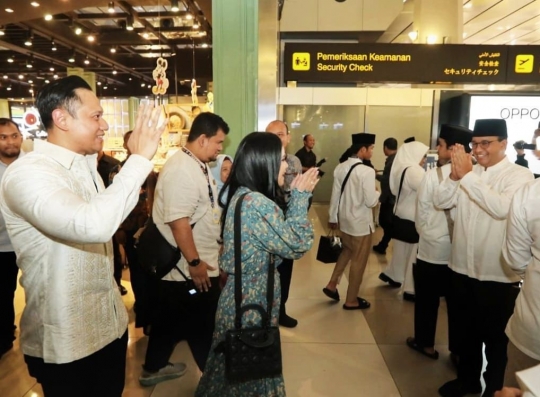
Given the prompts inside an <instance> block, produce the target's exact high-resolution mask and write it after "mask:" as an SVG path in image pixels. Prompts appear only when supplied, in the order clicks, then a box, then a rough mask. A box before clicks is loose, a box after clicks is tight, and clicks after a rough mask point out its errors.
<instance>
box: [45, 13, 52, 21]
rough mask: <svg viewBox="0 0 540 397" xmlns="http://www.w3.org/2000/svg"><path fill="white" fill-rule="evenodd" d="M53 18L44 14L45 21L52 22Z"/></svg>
mask: <svg viewBox="0 0 540 397" xmlns="http://www.w3.org/2000/svg"><path fill="white" fill-rule="evenodd" d="M52 19H53V16H52V15H51V14H45V20H46V21H52Z"/></svg>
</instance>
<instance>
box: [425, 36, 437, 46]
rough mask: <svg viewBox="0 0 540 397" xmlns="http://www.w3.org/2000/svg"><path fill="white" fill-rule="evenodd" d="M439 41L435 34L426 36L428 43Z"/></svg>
mask: <svg viewBox="0 0 540 397" xmlns="http://www.w3.org/2000/svg"><path fill="white" fill-rule="evenodd" d="M436 42H437V36H435V35H434V34H430V35H428V36H427V37H426V43H427V44H435V43H436Z"/></svg>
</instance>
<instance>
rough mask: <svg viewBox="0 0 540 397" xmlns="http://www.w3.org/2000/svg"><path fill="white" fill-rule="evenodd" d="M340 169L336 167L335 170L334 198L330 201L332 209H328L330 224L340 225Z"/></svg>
mask: <svg viewBox="0 0 540 397" xmlns="http://www.w3.org/2000/svg"><path fill="white" fill-rule="evenodd" d="M339 168H340V167H336V169H335V170H334V183H333V184H332V197H331V199H330V208H329V209H328V215H329V218H328V222H330V223H338V209H339V199H340V196H341V180H342V179H343V178H340V175H339V174H340V172H339V171H340V170H339Z"/></svg>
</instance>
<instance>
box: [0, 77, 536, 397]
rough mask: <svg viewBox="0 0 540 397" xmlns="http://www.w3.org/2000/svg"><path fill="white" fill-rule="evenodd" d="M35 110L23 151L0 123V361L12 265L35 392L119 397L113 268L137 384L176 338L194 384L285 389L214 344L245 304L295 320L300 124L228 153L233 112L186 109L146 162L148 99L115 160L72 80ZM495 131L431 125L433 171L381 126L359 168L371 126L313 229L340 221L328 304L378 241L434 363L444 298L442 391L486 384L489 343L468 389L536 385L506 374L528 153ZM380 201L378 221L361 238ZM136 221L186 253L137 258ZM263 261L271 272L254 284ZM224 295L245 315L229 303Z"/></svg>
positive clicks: (513, 336) (518, 288)
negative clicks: (133, 345) (178, 133)
mask: <svg viewBox="0 0 540 397" xmlns="http://www.w3.org/2000/svg"><path fill="white" fill-rule="evenodd" d="M36 106H37V108H38V111H39V113H40V115H41V120H42V123H43V125H44V126H45V128H46V130H47V132H48V139H47V141H36V142H35V143H34V150H33V151H32V152H30V153H27V154H25V153H23V152H22V151H21V150H20V147H21V144H22V135H21V134H20V131H19V128H18V126H17V124H16V123H14V122H13V121H12V120H10V119H0V178H1V182H2V183H1V188H0V208H1V214H2V217H1V218H0V258H1V260H2V266H1V267H0V269H1V271H2V275H1V277H0V283H1V284H0V305H1V308H2V313H6V315H2V316H1V318H0V357H1V355H3V354H4V353H5V352H7V351H9V350H10V349H11V348H12V347H13V341H14V335H15V315H14V310H13V298H14V292H15V289H16V282H17V273H18V270H19V269H20V270H21V271H22V276H21V279H20V283H21V285H22V286H23V288H24V290H25V295H26V304H25V308H24V312H23V315H22V318H21V321H20V328H21V329H20V346H21V350H22V352H23V354H24V360H25V362H26V364H27V367H28V371H29V373H30V375H31V376H33V377H35V378H36V379H37V381H38V382H39V383H40V384H41V386H42V388H43V392H44V395H45V396H47V397H51V396H53V397H54V396H66V395H70V393H71V392H72V391H73V390H78V394H79V395H81V396H105V397H108V396H111V397H112V396H116V397H118V396H121V395H122V390H123V387H124V381H125V367H126V349H127V340H128V334H127V324H128V316H127V312H126V310H125V308H124V304H123V301H122V299H121V295H122V294H123V293H124V289H123V288H124V287H123V286H122V285H121V283H120V277H119V274H121V270H122V267H124V266H126V265H127V266H129V269H130V276H131V281H132V286H133V291H134V295H135V307H134V310H135V314H136V326H137V327H143V328H144V331H145V334H147V335H148V347H147V350H146V356H145V361H144V364H143V369H142V371H141V374H140V376H139V382H140V384H141V385H143V386H151V385H155V384H157V383H159V382H163V381H166V380H169V379H174V378H178V377H181V376H183V375H184V374H185V373H186V371H187V366H186V364H185V363H184V362H175V363H172V362H170V359H171V354H172V352H173V350H174V348H175V345H176V344H177V343H178V342H179V341H181V340H186V341H187V343H188V346H189V348H190V350H191V353H192V355H193V357H194V359H195V362H196V365H197V367H198V370H199V375H200V381H199V385H198V388H197V391H196V396H198V397H205V396H218V395H219V396H231V397H232V396H235V397H236V396H255V395H256V396H272V397H279V396H285V385H284V378H283V374H282V373H281V372H280V373H279V374H273V375H267V376H257V377H254V378H250V379H246V380H244V381H238V380H232V378H231V377H230V375H229V372H230V366H231V365H232V364H231V362H233V361H234V360H233V359H232V358H231V356H229V355H230V354H231V353H230V352H229V351H228V350H227V348H226V346H227V344H228V343H229V342H230V340H229V337H228V335H229V331H230V330H232V329H234V328H235V327H236V328H242V327H243V328H247V329H250V328H253V327H257V326H260V324H261V323H262V322H263V319H264V318H265V316H264V315H262V314H261V313H262V312H261V311H258V310H254V309H253V307H255V306H261V305H263V306H264V302H265V301H266V299H268V300H269V306H268V307H269V311H268V313H269V314H270V318H268V319H267V320H268V327H270V326H272V327H277V326H278V325H279V326H282V327H288V328H293V327H295V326H297V324H298V321H299V320H298V319H295V318H293V317H291V316H290V315H289V314H288V313H287V310H286V303H287V299H288V296H289V290H290V284H291V277H292V271H293V261H294V260H295V259H298V258H300V257H302V256H303V255H304V254H305V253H306V252H307V251H308V250H310V249H311V247H312V244H313V239H314V232H313V226H312V224H311V222H310V220H309V218H308V209H309V206H310V205H311V198H312V192H313V190H314V189H315V187H316V186H317V183H318V181H319V179H320V171H319V169H318V167H317V164H318V163H317V161H316V156H315V154H314V152H313V148H314V145H315V139H314V137H313V136H312V135H310V134H308V135H305V136H304V137H303V142H304V147H303V148H302V149H301V150H299V151H298V152H297V155H296V156H293V155H290V154H287V152H286V149H287V145H288V144H289V142H290V139H291V135H290V132H289V130H288V127H287V125H286V123H284V122H283V121H280V120H275V121H273V122H271V123H270V124H269V125H268V127H267V128H266V131H265V132H253V133H251V134H248V135H246V136H245V137H244V139H243V140H242V141H241V142H240V145H239V147H238V149H237V151H236V153H235V155H234V157H233V156H228V155H222V154H220V152H221V151H222V149H223V143H224V141H225V139H226V136H227V134H228V133H229V126H228V125H227V123H226V122H225V121H224V120H223V119H222V118H221V117H220V116H218V115H216V114H213V113H207V112H205V113H200V114H199V115H198V116H197V117H196V118H195V119H194V121H193V123H192V126H191V129H190V132H189V136H188V139H187V143H186V145H185V146H184V147H183V148H181V149H180V150H178V152H176V153H175V154H174V155H172V156H171V157H170V158H169V159H168V161H167V162H166V164H165V165H164V167H163V168H162V170H161V171H160V173H159V176H158V175H156V174H154V173H153V171H152V169H153V165H152V162H151V161H150V160H151V159H152V157H153V156H154V154H155V152H156V150H157V147H158V144H159V140H160V137H161V134H162V132H163V131H164V129H165V127H166V123H163V122H159V119H160V109H158V108H154V107H153V106H151V105H143V106H141V107H140V108H139V111H138V114H137V120H136V123H135V127H134V129H133V130H132V131H129V132H128V133H126V134H125V136H124V145H125V148H126V150H127V152H128V157H127V159H126V160H125V161H123V162H122V163H118V162H116V161H113V160H111V159H110V158H108V157H107V156H106V155H105V154H104V153H103V140H104V135H105V131H106V130H107V129H108V125H107V123H106V121H105V120H104V119H103V117H102V116H103V110H102V108H101V106H100V104H99V99H98V98H97V97H96V96H95V94H94V93H93V92H92V90H91V89H90V87H89V86H88V84H87V83H86V82H85V81H84V80H82V79H81V78H79V77H76V76H70V77H67V78H64V79H59V80H56V81H54V82H52V83H50V84H48V85H47V86H45V87H44V89H43V90H42V91H40V93H39V95H38V97H37V100H36ZM507 140H508V132H507V130H506V124H505V122H504V120H491V119H490V120H477V121H476V124H475V127H474V129H473V130H472V131H471V130H468V129H467V128H464V127H460V126H454V125H447V124H445V125H443V126H442V127H441V130H440V134H439V136H438V144H437V151H438V162H437V167H436V168H433V169H430V170H428V171H427V172H426V170H425V168H424V167H423V164H424V162H425V158H426V154H427V151H428V146H427V145H425V144H424V143H422V142H419V141H416V140H415V139H414V138H409V139H407V140H406V141H405V142H404V143H403V144H402V145H401V146H399V147H398V143H397V140H395V139H394V138H389V139H387V140H385V141H384V144H383V146H384V153H385V154H386V155H387V161H386V164H385V167H384V170H383V171H382V174H380V173H379V175H378V173H377V171H376V170H375V169H374V167H373V165H372V164H371V157H372V155H373V151H374V149H375V147H376V146H375V141H376V136H375V135H373V134H369V133H359V134H354V135H352V143H351V146H350V147H349V148H348V149H347V150H346V152H345V153H344V155H343V156H342V159H341V160H342V161H341V162H340V164H339V165H338V166H337V167H336V168H335V170H334V174H333V178H334V179H333V188H332V196H331V201H330V206H329V225H328V226H329V228H330V229H334V230H339V235H340V237H341V242H342V251H341V254H340V255H339V258H338V259H337V262H336V265H335V268H334V271H333V273H332V275H331V277H330V280H329V281H328V283H327V285H326V286H325V287H324V288H323V293H324V294H325V295H326V296H327V297H328V298H330V299H332V300H335V301H340V299H341V297H340V295H339V292H338V285H339V283H340V280H341V278H342V276H343V273H344V271H345V269H346V266H347V265H349V264H350V270H349V283H348V288H347V292H346V297H345V298H344V303H343V309H344V310H348V311H351V310H366V309H368V308H369V307H370V306H371V304H370V302H368V301H367V300H366V299H364V298H361V297H360V296H358V294H359V290H360V287H361V284H362V280H363V275H364V271H365V268H366V265H367V260H368V256H369V253H370V251H371V250H373V251H375V252H376V253H377V254H379V255H385V254H386V252H387V249H388V244H389V243H390V241H391V240H392V239H393V240H394V241H393V255H392V260H391V262H390V264H389V265H388V267H387V268H386V269H385V270H384V272H382V273H381V274H380V275H379V278H380V279H381V280H382V281H383V282H385V283H388V286H389V287H391V288H401V289H402V293H403V298H404V299H406V300H410V301H414V303H415V310H414V316H415V318H414V334H413V336H411V337H409V338H407V340H406V341H404V342H405V343H406V344H407V346H409V347H410V348H411V349H413V350H415V351H416V352H418V353H420V354H422V355H424V356H426V357H428V358H430V359H438V358H439V353H438V352H437V351H436V350H435V346H434V344H435V343H434V340H435V328H436V324H437V315H438V308H439V304H440V298H441V297H444V298H445V299H446V302H447V306H448V324H449V333H448V334H449V350H450V351H451V355H452V358H453V361H454V363H455V365H456V367H457V378H456V379H454V380H449V381H448V382H447V383H445V384H444V385H441V387H440V388H439V390H438V392H439V394H440V395H441V396H442V397H461V396H465V395H467V394H470V393H481V392H482V386H481V382H480V377H481V375H482V374H481V372H482V365H483V358H482V352H483V346H484V345H485V356H486V359H487V368H486V371H485V372H484V374H483V376H484V380H485V389H484V390H483V394H482V396H483V397H493V396H496V395H497V396H519V395H521V394H520V393H521V391H519V390H518V389H517V388H516V387H518V386H520V385H521V386H522V387H531V388H534V386H524V385H525V384H526V382H525V380H524V379H530V378H531V375H530V372H527V373H521V372H519V371H522V370H525V369H526V368H529V367H534V366H535V365H538V364H540V340H539V339H538V337H537V336H536V334H537V332H536V331H537V327H536V325H537V317H538V314H539V312H538V310H539V309H538V307H539V306H540V298H538V297H537V295H538V294H536V284H535V283H536V282H537V280H536V279H537V278H538V269H539V263H540V254H539V252H540V246H539V244H540V243H539V242H538V241H537V236H538V235H539V233H540V231H538V230H537V229H538V227H539V226H537V224H538V221H537V218H538V217H539V216H540V214H539V213H538V209H537V208H539V206H538V205H537V203H536V201H537V200H538V199H537V197H538V196H537V195H536V194H537V193H540V191H538V190H539V189H540V187H539V186H540V185H538V183H536V182H534V181H533V179H534V177H533V174H532V173H531V172H530V171H529V170H528V169H527V168H526V167H522V166H519V165H516V164H512V163H510V162H509V161H508V159H507V157H506V154H505V152H506V149H507ZM537 153H540V152H537ZM521 160H522V159H521ZM319 164H320V163H319ZM522 165H523V164H522ZM377 181H379V182H380V189H379V187H378V186H377V183H376V182H377ZM379 204H380V212H379V223H380V225H381V226H382V227H383V229H384V236H383V238H382V240H381V241H380V242H379V243H377V244H376V245H373V246H372V238H373V233H374V231H375V222H374V217H373V209H374V208H375V207H376V206H378V205H379ZM238 223H240V224H238ZM149 224H153V225H155V227H156V228H157V230H158V231H159V234H160V235H161V238H163V239H164V240H165V241H166V243H167V244H168V245H169V246H170V247H173V248H174V249H176V247H177V248H178V249H179V252H180V253H181V255H180V259H179V260H178V261H177V262H175V263H173V266H172V267H171V268H170V269H168V271H167V273H166V274H165V275H164V276H163V277H160V278H159V279H157V278H155V277H153V278H152V276H151V275H150V274H149V273H148V272H145V271H144V270H143V266H142V264H141V263H140V261H139V260H138V257H137V251H136V248H135V246H136V241H137V238H138V236H139V235H141V231H142V230H143V229H144V227H148V225H149ZM236 233H238V234H236ZM235 239H236V240H238V241H240V245H238V244H237V243H236V242H235ZM274 266H275V276H276V277H277V278H278V279H279V281H276V283H273V290H272V291H268V285H269V280H273V279H274ZM238 269H240V273H241V277H238V276H239V275H238V274H236V273H237V272H238V271H239V270H238ZM119 272H120V273H119ZM238 280H241V281H240V282H238ZM270 285H272V284H270ZM238 291H242V293H241V294H239V293H238ZM270 292H271V293H270ZM239 296H240V298H239ZM238 299H240V300H241V302H240V303H239V304H240V305H241V306H242V307H245V308H246V310H245V313H244V314H243V315H239V314H238V315H237V310H238V308H237V304H238V303H237V302H236V301H237V300H238ZM248 309H249V310H248ZM300 321H301V319H300ZM264 342H265V343H263V345H264V347H266V346H267V345H266V343H267V344H268V345H270V344H272V341H264ZM277 343H278V344H279V341H278V342H277ZM260 347H261V346H259V348H260ZM228 354H229V355H228ZM233 358H234V357H233ZM509 358H510V361H509V360H508V359H509ZM253 365H254V364H253ZM254 366H255V365H254ZM535 370H536V369H534V370H531V371H535ZM516 372H518V373H520V374H522V375H518V378H516V375H515V374H516ZM520 376H521V377H520ZM518 379H519V380H520V384H518ZM504 385H508V386H511V387H512V388H503V386H504Z"/></svg>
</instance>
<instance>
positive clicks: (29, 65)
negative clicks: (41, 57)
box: [26, 61, 32, 69]
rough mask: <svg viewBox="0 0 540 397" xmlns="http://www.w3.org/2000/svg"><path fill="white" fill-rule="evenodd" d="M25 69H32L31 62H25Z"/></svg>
mask: <svg viewBox="0 0 540 397" xmlns="http://www.w3.org/2000/svg"><path fill="white" fill-rule="evenodd" d="M26 67H27V68H28V69H32V62H31V61H28V62H26Z"/></svg>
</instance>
